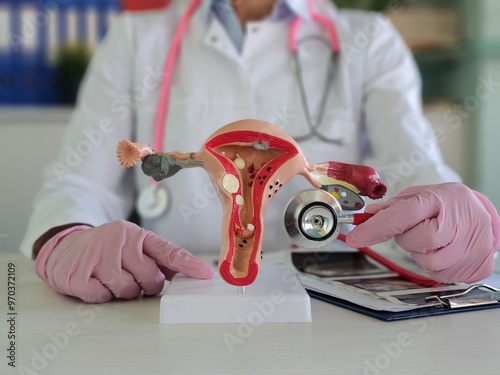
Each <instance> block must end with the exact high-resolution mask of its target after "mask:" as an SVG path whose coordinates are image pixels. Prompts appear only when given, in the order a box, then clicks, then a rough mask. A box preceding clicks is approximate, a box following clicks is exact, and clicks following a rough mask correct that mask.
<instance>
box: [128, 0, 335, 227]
mask: <svg viewBox="0 0 500 375" xmlns="http://www.w3.org/2000/svg"><path fill="white" fill-rule="evenodd" d="M201 1H202V0H192V1H191V3H190V4H189V5H188V7H187V9H186V11H185V13H184V14H183V16H182V17H181V19H180V21H179V24H178V26H177V29H176V30H175V33H174V36H173V38H172V42H171V45H170V49H169V51H168V54H167V59H166V62H165V66H164V69H163V73H164V74H163V77H164V78H163V81H162V84H161V91H160V96H159V100H158V110H157V113H156V120H155V136H154V150H155V151H156V152H161V151H162V149H163V137H164V135H165V128H166V119H167V117H168V110H169V104H170V89H171V87H172V77H173V73H174V69H175V64H176V62H177V58H178V56H179V51H180V47H181V44H182V39H183V37H184V35H185V33H186V28H187V27H188V25H189V23H190V21H191V19H192V17H193V14H194V12H195V11H196V10H197V9H198V8H199V6H200V4H201ZM315 1H317V0H307V7H308V11H309V13H310V15H311V18H312V19H313V20H314V21H316V22H317V23H318V24H319V25H321V26H322V27H324V28H325V30H326V31H327V34H328V44H329V47H331V55H330V61H329V67H328V72H327V76H326V79H325V85H324V88H323V95H322V99H321V102H320V110H319V113H318V116H317V118H316V120H315V121H313V119H312V115H311V112H310V110H309V103H308V101H307V95H306V90H305V86H304V80H303V77H302V66H301V63H300V58H299V51H298V37H297V35H298V29H299V27H300V24H301V23H302V19H301V18H300V17H298V16H297V17H295V18H294V19H293V20H292V23H291V26H290V32H289V36H288V48H289V50H290V53H291V55H292V59H293V63H294V71H295V74H296V77H297V82H298V85H299V91H300V97H301V102H302V107H303V109H304V114H305V118H306V121H307V123H308V126H309V133H308V134H306V135H303V136H299V137H295V140H296V141H303V140H306V139H309V138H311V137H313V136H316V137H317V138H318V139H320V140H321V141H324V142H329V143H333V144H342V141H341V140H340V139H329V138H327V137H325V136H324V135H322V134H321V133H320V132H319V131H318V127H319V125H320V124H321V122H322V119H323V115H324V113H325V107H326V102H327V100H328V93H329V91H330V87H331V85H332V83H333V77H334V72H335V67H336V60H337V57H338V55H339V53H340V42H339V38H338V35H337V31H336V29H335V26H334V25H333V23H332V22H331V21H330V20H329V19H328V18H326V17H324V16H322V15H320V14H318V13H316V12H315V10H314V7H313V3H314V2H315ZM168 205H169V194H168V192H167V189H166V187H165V186H163V185H160V184H158V183H156V182H154V181H152V184H150V185H149V186H148V187H146V188H145V189H144V190H143V191H141V193H140V194H139V198H138V202H137V209H138V211H139V213H140V214H141V216H143V217H144V218H148V219H154V218H157V217H159V216H161V215H163V214H164V213H165V212H166V211H167V208H168Z"/></svg>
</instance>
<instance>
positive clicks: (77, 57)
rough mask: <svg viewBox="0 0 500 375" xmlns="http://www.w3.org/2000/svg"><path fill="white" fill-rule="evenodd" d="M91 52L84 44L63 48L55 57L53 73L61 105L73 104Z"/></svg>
mask: <svg viewBox="0 0 500 375" xmlns="http://www.w3.org/2000/svg"><path fill="white" fill-rule="evenodd" d="M91 55H92V51H91V50H90V49H89V48H88V47H87V46H86V45H84V44H72V45H67V46H65V47H63V48H62V49H61V50H60V51H59V53H58V56H57V60H56V66H55V73H56V81H57V87H58V89H59V92H60V97H61V100H60V102H61V103H62V104H74V103H75V102H76V97H77V94H78V88H79V87H80V82H81V81H82V79H83V76H84V75H85V71H86V70H87V66H88V64H89V61H90V58H91Z"/></svg>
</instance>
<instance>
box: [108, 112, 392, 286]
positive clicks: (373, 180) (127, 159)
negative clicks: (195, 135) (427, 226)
mask: <svg viewBox="0 0 500 375" xmlns="http://www.w3.org/2000/svg"><path fill="white" fill-rule="evenodd" d="M117 156H118V159H119V161H120V164H121V165H122V166H123V167H126V168H128V167H131V166H133V165H134V164H136V163H137V162H138V161H142V169H143V171H144V173H145V174H147V175H148V176H151V177H153V178H154V179H155V180H156V181H160V180H162V179H164V178H167V177H170V176H172V175H174V174H175V173H177V172H178V171H179V170H180V169H182V168H190V167H198V166H199V167H203V168H204V169H205V170H206V171H207V172H208V174H209V175H210V179H211V180H212V182H213V184H214V187H215V190H216V191H217V193H218V195H219V198H220V199H221V201H222V204H223V209H224V215H223V224H222V249H221V253H220V257H219V273H220V275H221V277H222V278H223V279H224V280H225V281H226V282H227V283H229V284H231V285H235V286H246V285H250V284H251V283H253V282H254V280H255V278H256V277H257V273H258V269H259V263H260V258H261V246H262V238H263V232H264V228H263V217H264V213H265V211H266V208H267V206H268V204H269V202H270V200H271V199H272V197H273V196H274V195H275V194H276V193H277V192H278V191H279V190H280V188H281V187H282V186H283V185H284V184H285V183H286V182H287V181H288V180H290V179H291V178H292V177H293V176H295V175H296V174H301V175H303V176H304V177H305V178H306V179H307V180H308V181H309V182H310V183H311V185H313V186H314V187H316V188H319V187H321V186H322V183H321V182H320V180H321V179H322V178H324V177H328V178H329V179H330V180H333V181H335V183H337V184H340V185H343V186H346V187H348V188H349V189H351V190H353V191H355V192H356V193H358V194H360V195H364V196H368V197H370V198H372V199H377V198H381V197H382V196H383V195H384V194H385V192H386V187H385V185H384V184H382V183H381V181H380V178H379V176H378V174H377V172H376V171H375V170H373V169H372V168H369V167H365V166H360V165H352V164H345V163H339V162H325V163H320V164H309V163H308V162H307V161H306V159H305V157H304V155H303V154H302V151H301V149H300V147H299V145H298V144H297V143H296V142H295V141H294V140H293V139H292V138H291V137H290V136H289V135H287V134H286V133H285V132H284V131H282V130H281V129H279V128H277V127H276V126H274V125H272V124H270V123H267V122H263V121H258V120H241V121H237V122H233V123H231V124H229V125H226V126H224V127H222V128H220V129H219V130H217V131H216V132H215V133H214V134H212V135H211V136H210V137H209V138H208V139H207V141H206V142H205V144H204V145H203V147H202V149H201V150H200V151H199V152H192V153H186V154H182V153H179V152H167V153H155V152H154V151H153V150H152V149H151V148H150V147H149V146H147V145H145V144H142V143H132V142H130V141H127V140H122V141H120V143H119V144H118V149H117Z"/></svg>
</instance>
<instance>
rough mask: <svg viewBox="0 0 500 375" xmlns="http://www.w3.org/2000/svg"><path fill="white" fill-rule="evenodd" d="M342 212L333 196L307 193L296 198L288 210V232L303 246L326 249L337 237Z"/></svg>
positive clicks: (316, 190)
mask: <svg viewBox="0 0 500 375" xmlns="http://www.w3.org/2000/svg"><path fill="white" fill-rule="evenodd" d="M341 213H342V208H341V206H340V204H339V202H338V201H337V200H336V199H335V198H334V197H333V196H332V195H331V194H330V193H328V192H326V191H324V190H320V189H310V190H304V191H302V192H300V193H298V194H296V195H295V196H293V197H292V199H290V201H289V202H288V204H287V206H286V208H285V212H284V215H283V218H284V226H285V231H286V233H287V234H288V236H289V237H290V239H291V240H292V241H293V242H294V243H295V244H296V245H298V246H300V247H304V248H309V249H310V248H319V247H323V246H326V245H327V244H329V243H330V242H332V241H333V240H334V239H336V238H337V236H338V234H339V232H340V227H341V226H340V225H339V224H340V223H339V214H341Z"/></svg>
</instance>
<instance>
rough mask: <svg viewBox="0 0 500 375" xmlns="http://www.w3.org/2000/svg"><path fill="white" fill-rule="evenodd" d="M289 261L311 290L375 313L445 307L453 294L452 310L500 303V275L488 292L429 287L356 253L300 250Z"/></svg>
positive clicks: (462, 286)
mask: <svg viewBox="0 0 500 375" xmlns="http://www.w3.org/2000/svg"><path fill="white" fill-rule="evenodd" d="M288 258H289V262H290V263H289V266H290V267H293V268H294V269H295V270H296V271H297V272H298V275H299V279H300V281H301V282H302V284H303V285H304V287H305V288H306V289H307V290H309V291H312V292H317V293H320V294H321V295H323V296H331V297H334V298H337V299H341V300H344V301H347V302H349V303H353V304H356V305H358V306H362V307H365V308H368V309H371V310H376V311H386V312H391V313H397V312H403V311H411V310H418V309H422V308H429V307H433V306H439V307H443V306H445V305H444V304H445V301H448V302H449V300H450V299H449V298H447V297H449V296H450V295H451V296H455V297H453V298H454V300H453V301H452V302H451V304H448V305H447V306H449V307H450V308H451V306H454V307H460V306H469V307H470V306H473V305H474V304H479V303H482V304H487V303H497V302H498V301H500V291H495V288H500V274H493V275H492V276H491V277H490V278H488V279H486V280H484V281H482V282H481V284H486V285H487V286H489V287H492V289H488V290H485V288H482V287H479V286H478V287H476V288H473V290H472V289H471V290H470V289H469V288H470V287H471V285H469V284H449V285H442V286H439V287H432V288H429V287H421V286H420V285H418V284H415V283H413V282H411V281H408V280H406V279H403V278H401V277H399V276H398V275H397V274H394V273H392V272H390V271H389V270H387V269H385V268H384V267H382V266H380V265H378V264H376V263H375V262H373V261H371V260H370V259H369V258H367V257H366V256H365V255H364V254H361V253H359V252H356V251H350V250H345V251H344V250H343V251H333V252H332V251H326V252H321V251H316V252H310V251H296V252H292V253H290V254H289V257H288ZM413 266H414V265H413ZM460 294H461V296H458V297H457V295H460ZM440 297H443V298H440ZM457 298H458V299H457ZM455 299H456V300H455ZM460 299H461V301H460ZM445 307H446V306H445Z"/></svg>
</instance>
